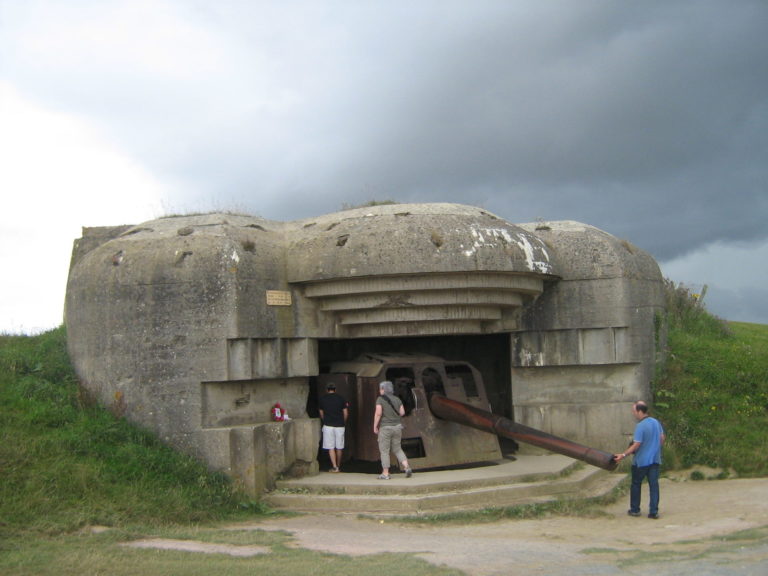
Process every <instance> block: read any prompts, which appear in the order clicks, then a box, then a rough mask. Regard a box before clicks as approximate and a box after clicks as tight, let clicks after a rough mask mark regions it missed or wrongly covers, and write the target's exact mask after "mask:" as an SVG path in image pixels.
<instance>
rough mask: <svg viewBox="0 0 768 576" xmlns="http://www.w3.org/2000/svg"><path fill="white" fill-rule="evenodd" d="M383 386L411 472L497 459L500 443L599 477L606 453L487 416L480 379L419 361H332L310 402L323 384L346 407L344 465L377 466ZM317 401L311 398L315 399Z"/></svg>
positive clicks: (382, 356)
mask: <svg viewBox="0 0 768 576" xmlns="http://www.w3.org/2000/svg"><path fill="white" fill-rule="evenodd" d="M383 380H389V381H391V382H392V383H393V385H394V388H395V394H397V396H398V397H399V398H400V399H401V400H402V401H403V405H404V407H405V417H404V418H403V419H402V422H403V441H402V446H403V450H404V451H405V453H406V455H407V456H408V461H409V463H410V465H411V467H412V468H413V469H425V468H439V467H446V466H457V465H463V464H473V463H480V462H489V461H494V460H498V459H500V458H501V457H502V454H501V447H500V444H499V437H502V438H508V439H511V440H514V441H515V442H525V443H528V444H532V445H534V446H538V447H540V448H544V449H546V450H549V451H551V452H556V453H558V454H563V455H565V456H569V457H571V458H574V459H577V460H581V461H584V462H586V463H588V464H591V465H593V466H597V467H599V468H603V469H605V470H613V469H615V468H616V465H617V462H616V461H615V459H614V457H613V454H609V453H607V452H603V451H601V450H596V449H594V448H590V447H588V446H583V445H581V444H578V443H576V442H571V441H570V440H567V439H565V438H561V437H558V436H554V435H552V434H547V433H546V432H542V431H540V430H536V429H534V428H530V427H528V426H523V425H521V424H517V423H515V422H514V421H512V420H510V419H509V418H505V417H504V416H499V415H498V414H494V413H493V412H492V411H491V410H490V404H489V402H488V397H487V395H486V390H485V385H484V382H483V378H482V375H481V374H480V372H479V371H478V370H477V369H476V368H475V367H474V366H472V365H471V364H469V363H467V362H459V361H457V362H454V361H446V360H444V359H443V358H440V357H437V356H429V355H423V354H386V353H377V354H364V355H362V356H359V357H358V358H356V359H355V360H352V361H342V362H335V363H333V364H331V366H330V370H329V372H327V373H323V374H320V375H319V376H318V377H317V379H316V388H315V390H313V393H314V394H313V395H320V394H322V393H323V392H324V391H325V388H326V386H327V385H328V384H329V383H331V382H332V383H334V384H335V385H336V390H337V392H338V393H340V394H341V395H342V396H344V397H345V398H346V399H347V400H348V401H349V403H350V419H349V421H348V422H347V437H346V449H345V458H354V459H359V460H366V461H376V460H378V459H379V448H378V443H377V438H376V435H375V434H374V433H373V415H374V409H375V403H376V398H377V397H378V394H379V383H380V382H381V381H383ZM315 397H316V396H315Z"/></svg>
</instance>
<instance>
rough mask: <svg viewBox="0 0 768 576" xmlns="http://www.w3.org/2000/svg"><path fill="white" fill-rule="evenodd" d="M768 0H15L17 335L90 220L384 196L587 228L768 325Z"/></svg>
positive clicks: (276, 212) (280, 216) (10, 118)
mask: <svg viewBox="0 0 768 576" xmlns="http://www.w3.org/2000/svg"><path fill="white" fill-rule="evenodd" d="M767 31H768V2H765V1H764V0H756V1H753V2H750V1H746V0H744V1H742V0H732V1H727V2H726V1H722V0H718V1H710V2H708V1H705V0H696V1H693V0H692V1H680V2H675V1H673V0H663V1H658V2H654V1H644V2H630V1H626V2H621V1H614V0H611V1H590V0H580V1H578V2H574V1H572V0H563V1H541V0H535V1H533V0H532V1H514V0H503V1H482V0H472V1H469V0H465V1H446V0H439V1H418V0H409V1H398V0H387V1H383V0H382V1H364V0H356V1H352V0H347V1H344V2H341V1H322V0H314V1H305V2H302V1H295V2H292V1H290V0H280V1H277V0H275V1H271V2H266V1H263V2H258V1H244V0H243V1H233V0H217V1H216V2H208V1H204V0H186V1H184V0H125V1H121V0H24V1H21V0H0V191H2V211H1V212H0V267H1V268H0V269H2V271H3V281H2V283H0V332H35V331H39V330H42V329H47V328H50V327H54V326H57V325H59V324H60V323H61V321H62V314H63V303H64V292H65V288H66V276H67V270H68V267H69V258H70V253H71V249H72V242H73V241H74V240H75V239H76V238H78V237H79V236H80V233H81V227H82V226H104V225H113V224H138V223H141V222H143V221H146V220H149V219H153V218H156V217H158V216H162V215H165V214H169V213H185V212H199V211H209V210H233V211H241V212H248V213H253V214H257V215H259V216H262V217H265V218H270V219H275V220H294V219H299V218H305V217H310V216H313V215H319V214H325V213H328V212H335V211H337V210H339V209H340V208H342V207H343V206H344V205H354V204H361V203H364V202H367V201H370V200H373V199H376V200H396V201H400V202H459V203H465V204H472V205H477V206H481V207H484V208H485V209H487V210H489V211H491V212H494V213H495V214H497V215H499V216H502V217H503V218H505V219H507V220H509V221H510V222H513V223H522V222H530V221H535V220H537V219H542V220H578V221H581V222H585V223H587V224H591V225H593V226H597V227H598V228H601V229H603V230H605V231H607V232H609V233H611V234H614V235H615V236H618V237H620V238H624V239H627V240H629V241H630V242H632V243H633V244H635V245H637V246H639V247H640V248H643V249H644V250H647V251H648V252H650V253H651V254H652V255H653V256H654V257H655V258H656V259H657V261H658V262H659V263H660V265H661V267H662V272H663V274H664V275H665V276H666V277H668V278H670V279H672V280H674V281H675V282H682V283H685V284H686V285H689V286H691V288H692V289H693V290H694V291H698V290H700V289H701V287H702V286H703V285H704V284H706V285H707V286H708V292H707V296H706V299H705V302H706V305H707V308H708V309H709V310H710V311H711V312H713V313H714V314H716V315H718V316H721V317H722V318H725V319H728V320H741V321H748V322H759V323H768V265H766V263H768V32H767Z"/></svg>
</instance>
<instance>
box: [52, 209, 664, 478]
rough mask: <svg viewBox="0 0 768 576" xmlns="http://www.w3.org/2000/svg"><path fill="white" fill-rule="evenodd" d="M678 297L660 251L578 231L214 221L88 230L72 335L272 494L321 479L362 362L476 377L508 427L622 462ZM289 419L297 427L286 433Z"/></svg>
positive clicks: (125, 406) (152, 407)
mask: <svg viewBox="0 0 768 576" xmlns="http://www.w3.org/2000/svg"><path fill="white" fill-rule="evenodd" d="M662 285H663V283H662V278H661V274H660V272H659V269H658V266H657V265H656V263H655V262H654V261H653V259H652V258H651V257H650V256H649V255H648V254H646V253H645V252H643V251H641V250H639V249H637V248H635V247H634V246H632V245H631V244H629V243H627V242H625V241H621V240H619V239H617V238H615V237H613V236H611V235H609V234H607V233H605V232H603V231H600V230H598V229H596V228H593V227H590V226H587V225H584V224H579V223H575V222H550V223H547V225H542V224H523V225H513V224H510V223H508V222H506V221H504V220H503V219H501V218H499V217H497V216H495V215H493V214H490V213H488V212H487V211H484V210H482V209H478V208H474V207H470V206H463V205H456V204H411V205H392V206H378V207H371V208H360V209H355V210H350V211H345V212H339V213H335V214H329V215H326V216H321V217H318V218H313V219H307V220H301V221H296V222H287V223H283V222H273V221H269V220H265V219H261V218H257V217H249V216H237V215H230V214H207V215H198V216H186V217H177V218H163V219H159V220H154V221H151V222H147V223H143V224H141V225H138V226H121V227H112V228H97V229H84V231H83V237H82V238H81V239H79V240H77V241H76V242H75V246H74V250H73V258H72V264H71V268H70V276H69V282H68V287H67V300H66V325H67V330H68V338H69V347H70V355H71V357H72V360H73V364H74V365H75V369H76V371H77V373H78V376H79V377H80V379H81V382H82V384H83V386H85V387H87V388H88V389H89V390H91V391H92V392H93V393H95V394H96V395H97V396H98V397H99V399H100V400H101V402H103V403H104V404H105V405H108V406H112V407H114V408H115V409H116V410H118V411H119V412H120V413H121V414H123V415H125V417H127V418H129V419H131V420H133V421H135V422H137V423H139V424H140V425H143V426H145V427H147V428H149V429H151V430H153V431H154V432H156V433H157V434H158V435H159V436H160V437H161V438H163V439H164V440H165V441H166V442H168V443H169V444H171V445H173V446H175V447H177V448H178V449H180V450H183V451H185V452H188V453H190V454H193V455H195V456H196V457H198V458H200V459H202V460H204V461H205V462H207V463H208V465H209V466H210V467H211V468H212V469H218V470H222V471H225V472H227V473H228V474H230V475H232V476H233V477H234V478H235V479H236V480H238V481H239V482H241V483H242V485H243V486H244V487H245V488H247V489H249V490H251V491H253V492H254V493H258V492H261V491H263V490H265V489H269V488H270V487H271V486H272V485H273V483H274V479H275V478H276V477H277V476H278V475H281V474H282V475H285V474H297V475H301V474H313V473H316V472H317V471H318V462H317V446H318V443H319V422H318V421H317V420H316V419H314V418H312V417H311V415H310V414H308V412H307V403H308V400H309V399H310V389H311V386H312V383H313V382H315V381H316V380H317V379H318V378H319V377H320V375H321V374H323V373H324V372H326V371H327V370H326V368H327V367H328V366H330V365H332V364H334V363H339V362H349V361H353V360H354V359H355V358H357V357H358V356H360V355H361V354H370V353H385V354H403V353H412V352H419V353H422V354H428V355H434V356H438V357H441V358H443V359H446V360H449V361H466V362H468V363H469V364H470V365H472V366H473V367H475V368H476V369H477V370H478V371H479V372H480V374H481V375H482V378H483V381H484V382H485V383H486V384H487V400H488V403H489V404H490V405H491V407H492V408H493V410H494V412H497V413H498V414H502V415H504V416H507V417H508V418H510V419H513V420H514V421H515V422H519V423H521V424H525V425H529V426H532V427H534V428H537V429H540V430H543V431H545V432H549V433H552V434H557V435H559V436H563V437H565V438H569V439H572V440H575V441H578V442H583V443H585V444H589V445H594V446H599V447H601V448H603V449H606V450H618V449H619V448H621V447H623V446H624V445H625V442H626V438H625V436H626V435H628V434H630V433H631V430H632V422H631V421H630V419H629V418H628V417H627V415H628V414H629V411H628V405H629V404H630V403H631V402H632V401H634V400H636V399H637V398H647V395H648V383H649V382H650V380H651V379H652V377H653V374H654V371H655V365H656V362H657V361H659V360H660V357H659V355H660V351H661V350H662V349H663V319H664V308H663V290H662ZM403 377H405V376H403ZM275 402H280V403H281V404H282V405H283V406H284V407H285V408H286V409H287V411H288V414H289V415H290V417H291V420H290V421H288V422H271V421H270V408H271V406H272V405H273V404H274V403H275ZM457 441H459V442H460V440H457ZM416 449H417V450H418V449H420V450H423V451H426V447H424V446H423V445H422V446H421V447H420V448H419V447H416Z"/></svg>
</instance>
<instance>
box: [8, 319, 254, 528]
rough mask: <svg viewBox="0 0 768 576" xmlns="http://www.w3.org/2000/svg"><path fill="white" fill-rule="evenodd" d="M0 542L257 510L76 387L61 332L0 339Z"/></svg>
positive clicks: (208, 518)
mask: <svg viewBox="0 0 768 576" xmlns="http://www.w3.org/2000/svg"><path fill="white" fill-rule="evenodd" d="M0 470H2V482H0V537H1V536H3V535H4V534H8V533H11V534H18V533H45V534H56V533H60V532H71V531H73V530H77V529H79V528H81V527H83V526H87V525H95V524H98V525H105V526H119V525H130V524H135V523H140V524H144V525H162V524H169V523H188V522H208V521H213V520H216V519H219V518H223V517H232V516H234V515H237V514H238V513H239V514H243V513H254V512H255V511H258V510H259V505H258V504H257V503H255V502H252V501H250V500H249V499H248V498H246V497H245V496H243V495H242V494H239V493H237V492H236V491H235V490H233V489H232V486H231V485H230V483H229V481H228V479H227V478H226V477H224V476H222V475H215V474H211V473H209V472H208V471H207V470H206V469H205V467H204V466H203V465H202V464H200V463H199V462H197V461H195V460H194V459H192V458H190V457H186V456H183V455H180V454H179V453H177V452H175V451H173V450H171V449H170V448H168V447H166V446H164V445H163V444H161V443H160V442H159V441H158V440H157V439H156V438H155V437H154V436H153V435H151V434H149V433H148V432H145V431H143V430H140V429H138V428H136V427H135V426H133V425H131V424H129V423H128V422H126V421H125V420H122V419H119V418H116V417H115V416H113V415H112V414H111V413H109V412H107V411H105V410H103V409H101V408H99V407H98V406H96V405H95V403H94V402H92V401H91V400H90V399H89V398H88V397H87V396H85V395H84V394H83V393H82V392H81V390H80V389H79V387H78V386H77V383H76V379H75V375H74V373H73V371H72V368H71V365H70V363H69V359H68V357H67V354H66V334H65V331H64V329H63V328H59V329H56V330H53V331H50V332H47V333H45V334H42V335H39V336H34V337H29V336H2V337H0Z"/></svg>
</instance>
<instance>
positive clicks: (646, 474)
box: [629, 464, 659, 514]
mask: <svg viewBox="0 0 768 576" xmlns="http://www.w3.org/2000/svg"><path fill="white" fill-rule="evenodd" d="M645 478H648V488H649V489H650V493H651V494H650V497H651V503H650V504H649V506H648V514H658V513H659V465H658V464H651V465H650V466H632V486H630V488H629V511H630V512H632V513H639V512H640V488H641V487H642V485H643V480H645Z"/></svg>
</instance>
